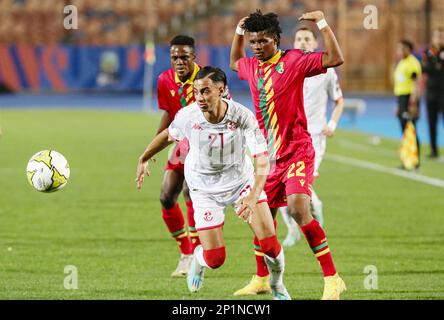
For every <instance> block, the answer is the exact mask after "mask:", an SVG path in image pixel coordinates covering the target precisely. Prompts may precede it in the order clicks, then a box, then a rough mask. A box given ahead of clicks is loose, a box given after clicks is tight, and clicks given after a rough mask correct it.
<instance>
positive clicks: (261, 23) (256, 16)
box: [241, 9, 282, 46]
mask: <svg viewBox="0 0 444 320" xmlns="http://www.w3.org/2000/svg"><path fill="white" fill-rule="evenodd" d="M241 27H242V28H244V29H245V30H246V31H248V32H260V31H263V32H265V33H266V34H269V35H273V36H276V38H277V45H278V46H279V44H280V42H281V33H282V29H281V27H280V25H279V20H278V15H277V14H276V13H273V12H269V13H267V14H263V13H262V11H261V10H259V9H258V10H256V12H253V13H250V15H249V16H248V18H246V19H245V21H244V24H243V25H242V26H241Z"/></svg>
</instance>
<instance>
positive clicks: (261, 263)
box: [254, 236, 269, 277]
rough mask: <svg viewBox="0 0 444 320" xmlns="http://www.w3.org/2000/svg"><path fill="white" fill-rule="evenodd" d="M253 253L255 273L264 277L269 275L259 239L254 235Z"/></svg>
mask: <svg viewBox="0 0 444 320" xmlns="http://www.w3.org/2000/svg"><path fill="white" fill-rule="evenodd" d="M254 255H255V257H256V275H257V276H258V277H266V276H268V275H269V272H268V267H267V264H266V263H265V258H264V252H263V251H262V249H261V246H260V244H259V239H258V238H257V237H256V236H254Z"/></svg>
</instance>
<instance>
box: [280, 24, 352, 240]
mask: <svg viewBox="0 0 444 320" xmlns="http://www.w3.org/2000/svg"><path fill="white" fill-rule="evenodd" d="M294 47H295V48H296V49H301V50H303V51H309V52H313V51H315V50H316V48H317V47H318V42H317V40H316V35H315V33H314V32H313V31H312V30H311V29H309V28H305V27H303V28H300V29H298V30H297V31H296V33H295V40H294ZM329 98H330V99H331V100H333V101H334V109H333V112H332V115H331V119H330V121H328V123H327V104H328V99H329ZM343 108H344V99H343V98H342V91H341V87H340V86H339V81H338V76H337V75H336V72H335V70H334V69H333V68H329V69H327V72H326V73H324V74H320V75H317V76H314V77H311V78H305V80H304V109H305V114H306V116H307V124H308V132H310V135H311V139H312V142H313V147H314V149H315V167H314V176H315V177H318V176H319V172H318V170H319V166H320V165H321V162H322V159H323V157H324V154H325V149H326V144H327V141H326V140H327V137H332V136H333V135H334V133H335V129H336V125H337V123H338V122H339V119H340V118H341V114H342V111H343ZM280 210H281V214H282V218H283V220H284V222H285V224H286V226H287V228H288V233H287V237H286V238H285V240H284V241H283V242H282V244H283V245H284V246H292V245H294V244H295V243H296V242H297V241H298V240H299V239H300V238H301V236H300V233H299V229H298V226H297V224H296V222H295V221H294V220H293V219H291V217H290V216H289V215H288V213H287V207H282V208H281V209H280ZM311 213H312V215H313V217H314V218H315V219H316V220H318V222H319V224H320V225H321V226H322V225H323V224H324V216H323V213H322V201H321V200H320V199H319V197H318V195H317V194H316V192H315V191H314V190H312V193H311Z"/></svg>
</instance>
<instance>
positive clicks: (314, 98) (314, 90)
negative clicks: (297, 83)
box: [304, 68, 342, 135]
mask: <svg viewBox="0 0 444 320" xmlns="http://www.w3.org/2000/svg"><path fill="white" fill-rule="evenodd" d="M341 97H342V91H341V87H340V86H339V81H338V76H337V75H336V72H335V70H334V69H333V68H328V69H327V72H326V73H323V74H320V75H317V76H314V77H310V78H305V80H304V108H305V115H306V117H307V125H308V132H310V134H312V135H313V134H319V133H321V132H322V129H324V127H325V126H326V125H327V102H328V98H330V99H332V100H334V101H336V100H338V99H339V98H341Z"/></svg>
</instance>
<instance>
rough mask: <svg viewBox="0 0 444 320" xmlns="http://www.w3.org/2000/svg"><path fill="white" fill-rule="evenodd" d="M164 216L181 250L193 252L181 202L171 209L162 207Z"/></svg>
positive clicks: (188, 252)
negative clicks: (180, 205)
mask: <svg viewBox="0 0 444 320" xmlns="http://www.w3.org/2000/svg"><path fill="white" fill-rule="evenodd" d="M162 218H163V220H164V221H165V224H166V225H167V227H168V230H169V231H170V233H171V235H172V236H173V238H174V239H176V242H177V244H178V245H179V250H180V252H181V253H183V254H192V253H193V252H192V251H191V242H190V239H189V238H188V234H187V232H186V230H185V221H184V219H183V215H182V210H180V207H179V204H177V203H176V205H175V206H174V207H172V208H171V209H164V208H162Z"/></svg>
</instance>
